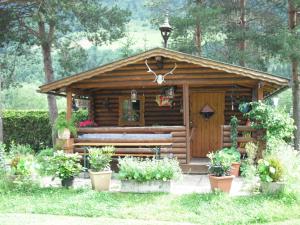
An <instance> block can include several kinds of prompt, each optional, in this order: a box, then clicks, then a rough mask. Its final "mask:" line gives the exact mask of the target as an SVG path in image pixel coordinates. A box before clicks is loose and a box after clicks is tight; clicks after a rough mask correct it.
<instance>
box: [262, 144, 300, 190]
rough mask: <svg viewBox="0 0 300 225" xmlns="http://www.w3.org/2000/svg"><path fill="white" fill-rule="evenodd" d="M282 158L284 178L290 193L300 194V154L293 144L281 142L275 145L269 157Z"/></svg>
mask: <svg viewBox="0 0 300 225" xmlns="http://www.w3.org/2000/svg"><path fill="white" fill-rule="evenodd" d="M269 156H270V157H274V158H277V159H280V162H281V164H282V166H283V180H284V182H285V190H286V192H288V193H296V194H300V176H299V174H300V163H299V162H300V154H299V151H297V150H294V149H293V147H292V146H290V145H287V144H286V143H281V144H279V145H277V146H276V148H275V147H274V149H273V150H272V152H270V153H269V155H267V157H269Z"/></svg>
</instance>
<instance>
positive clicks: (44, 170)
mask: <svg viewBox="0 0 300 225" xmlns="http://www.w3.org/2000/svg"><path fill="white" fill-rule="evenodd" d="M53 156H54V150H53V149H52V148H46V149H43V150H41V151H40V152H39V153H38V154H37V155H36V160H37V163H38V164H39V173H40V175H51V174H49V170H48V167H49V160H50V159H51V157H53Z"/></svg>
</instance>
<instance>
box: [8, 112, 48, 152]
mask: <svg viewBox="0 0 300 225" xmlns="http://www.w3.org/2000/svg"><path fill="white" fill-rule="evenodd" d="M3 130H4V132H3V133H4V143H5V144H6V147H7V149H9V147H10V144H11V143H13V142H14V143H15V144H21V145H29V146H30V147H31V148H32V149H34V150H39V149H41V148H43V147H46V146H51V144H52V139H51V135H50V134H51V126H50V122H49V114H48V111H13V110H9V111H4V112H3Z"/></svg>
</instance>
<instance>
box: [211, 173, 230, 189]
mask: <svg viewBox="0 0 300 225" xmlns="http://www.w3.org/2000/svg"><path fill="white" fill-rule="evenodd" d="M233 178H234V176H232V175H230V176H223V177H216V176H212V175H209V182H210V186H211V189H212V190H213V191H214V190H217V189H219V190H221V191H223V192H227V193H229V192H230V189H231V184H232V180H233Z"/></svg>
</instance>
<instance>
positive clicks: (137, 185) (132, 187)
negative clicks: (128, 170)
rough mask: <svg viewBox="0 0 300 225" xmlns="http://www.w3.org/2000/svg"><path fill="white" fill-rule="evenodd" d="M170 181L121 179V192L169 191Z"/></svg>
mask: <svg viewBox="0 0 300 225" xmlns="http://www.w3.org/2000/svg"><path fill="white" fill-rule="evenodd" d="M170 188H171V181H157V180H156V181H147V182H142V183H141V182H136V181H133V180H122V181H121V192H133V193H151V192H170Z"/></svg>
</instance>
